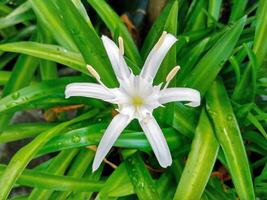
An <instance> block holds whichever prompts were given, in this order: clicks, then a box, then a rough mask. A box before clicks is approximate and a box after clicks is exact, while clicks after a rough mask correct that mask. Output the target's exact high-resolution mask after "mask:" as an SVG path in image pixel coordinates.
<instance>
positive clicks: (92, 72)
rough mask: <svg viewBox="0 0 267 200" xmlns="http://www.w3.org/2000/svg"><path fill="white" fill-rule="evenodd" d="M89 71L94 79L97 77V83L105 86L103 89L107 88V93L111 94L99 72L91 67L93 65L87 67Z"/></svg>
mask: <svg viewBox="0 0 267 200" xmlns="http://www.w3.org/2000/svg"><path fill="white" fill-rule="evenodd" d="M86 67H87V69H88V71H89V72H90V74H92V76H93V77H95V79H96V80H97V82H98V83H99V84H100V85H102V86H103V88H105V90H106V91H107V92H109V93H110V90H109V88H108V87H107V86H105V84H104V83H103V82H102V81H101V80H100V75H99V74H98V73H97V71H96V70H95V69H94V68H93V67H92V66H91V65H86Z"/></svg>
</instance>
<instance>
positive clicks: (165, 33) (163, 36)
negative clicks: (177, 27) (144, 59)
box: [156, 31, 167, 49]
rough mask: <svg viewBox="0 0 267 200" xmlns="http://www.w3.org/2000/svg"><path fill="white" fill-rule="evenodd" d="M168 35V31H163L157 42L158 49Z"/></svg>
mask: <svg viewBox="0 0 267 200" xmlns="http://www.w3.org/2000/svg"><path fill="white" fill-rule="evenodd" d="M166 35H167V32H166V31H164V32H163V33H162V35H161V36H160V38H159V41H158V42H157V44H156V49H159V48H160V47H161V45H162V44H163V42H164V39H165V37H166Z"/></svg>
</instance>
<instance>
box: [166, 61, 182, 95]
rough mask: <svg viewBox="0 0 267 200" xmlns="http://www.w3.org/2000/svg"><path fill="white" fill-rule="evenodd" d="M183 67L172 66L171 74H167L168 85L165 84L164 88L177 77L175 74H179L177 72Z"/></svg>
mask: <svg viewBox="0 0 267 200" xmlns="http://www.w3.org/2000/svg"><path fill="white" fill-rule="evenodd" d="M180 69H181V67H180V66H179V65H177V66H175V67H174V68H172V70H171V71H170V72H169V74H168V75H167V76H166V85H165V86H164V88H163V90H164V89H166V88H167V87H168V86H169V84H170V82H171V80H172V79H173V78H174V77H175V75H176V74H177V72H178V71H179V70H180Z"/></svg>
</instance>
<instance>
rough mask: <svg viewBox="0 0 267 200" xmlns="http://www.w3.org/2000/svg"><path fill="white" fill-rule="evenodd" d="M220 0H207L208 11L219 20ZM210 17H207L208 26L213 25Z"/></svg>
mask: <svg viewBox="0 0 267 200" xmlns="http://www.w3.org/2000/svg"><path fill="white" fill-rule="evenodd" d="M221 6H222V0H209V6H208V13H209V14H210V15H211V16H212V17H213V19H215V20H216V22H217V21H218V20H219V17H220V14H221ZM213 24H214V22H213V20H212V19H210V18H208V26H211V25H213Z"/></svg>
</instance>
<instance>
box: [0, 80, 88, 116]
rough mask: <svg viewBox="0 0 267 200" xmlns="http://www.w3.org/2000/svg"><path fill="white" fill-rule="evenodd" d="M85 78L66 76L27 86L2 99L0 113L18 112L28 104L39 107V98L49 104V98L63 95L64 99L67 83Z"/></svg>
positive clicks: (0, 100)
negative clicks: (37, 102)
mask: <svg viewBox="0 0 267 200" xmlns="http://www.w3.org/2000/svg"><path fill="white" fill-rule="evenodd" d="M84 80H86V78H82V77H64V78H61V79H57V80H50V81H43V82H41V83H39V84H34V85H32V86H29V87H25V88H23V89H21V90H18V91H16V92H13V93H11V94H10V95H7V96H6V97H4V98H2V99H0V113H12V112H16V111H18V110H20V109H23V107H26V106H27V105H29V107H31V108H34V107H35V106H37V107H38V105H36V101H37V100H42V99H45V101H47V103H48V104H49V99H47V98H53V97H57V98H58V97H61V98H62V99H64V98H65V97H64V90H65V87H66V85H67V84H69V83H71V82H75V81H76V82H81V81H84ZM77 103H79V101H78V102H77Z"/></svg>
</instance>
